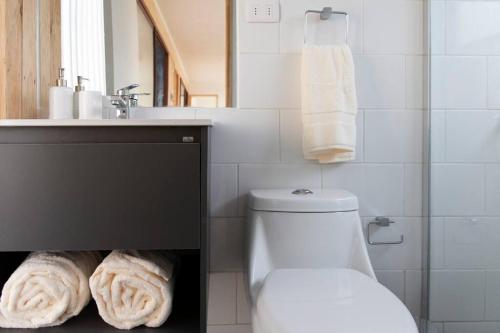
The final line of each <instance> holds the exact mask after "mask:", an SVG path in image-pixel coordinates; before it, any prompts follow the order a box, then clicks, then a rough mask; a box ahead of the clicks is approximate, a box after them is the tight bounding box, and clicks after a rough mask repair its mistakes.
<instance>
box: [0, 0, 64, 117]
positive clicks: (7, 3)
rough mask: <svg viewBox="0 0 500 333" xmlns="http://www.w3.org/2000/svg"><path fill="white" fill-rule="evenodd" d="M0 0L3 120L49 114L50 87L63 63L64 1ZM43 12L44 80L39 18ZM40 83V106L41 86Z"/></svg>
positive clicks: (41, 26) (41, 28) (0, 107)
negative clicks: (38, 86)
mask: <svg viewBox="0 0 500 333" xmlns="http://www.w3.org/2000/svg"><path fill="white" fill-rule="evenodd" d="M36 3H37V1H36V0H0V119H5V118H7V119H20V118H27V119H31V118H40V117H45V116H46V115H47V113H48V112H47V109H48V89H49V87H50V86H52V85H54V83H55V80H56V78H57V68H58V67H59V66H60V65H61V20H60V16H61V14H60V13H61V10H60V8H61V7H60V0H39V10H40V11H39V13H37V5H36ZM37 15H40V17H39V18H40V43H39V44H40V74H41V78H40V79H39V81H40V82H37V59H36V54H37V51H36V49H37V46H38V45H37V40H36V28H37V27H36V22H37V20H36V17H37ZM38 84H40V106H41V108H40V109H37V85H38Z"/></svg>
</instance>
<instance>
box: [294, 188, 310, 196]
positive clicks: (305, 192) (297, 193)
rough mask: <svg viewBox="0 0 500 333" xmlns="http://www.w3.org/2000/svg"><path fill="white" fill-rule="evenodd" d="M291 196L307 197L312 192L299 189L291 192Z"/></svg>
mask: <svg viewBox="0 0 500 333" xmlns="http://www.w3.org/2000/svg"><path fill="white" fill-rule="evenodd" d="M292 194H295V195H309V194H313V191H311V190H308V189H306V188H301V189H298V190H295V191H293V192H292Z"/></svg>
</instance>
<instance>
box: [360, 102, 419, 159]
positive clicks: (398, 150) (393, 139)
mask: <svg viewBox="0 0 500 333" xmlns="http://www.w3.org/2000/svg"><path fill="white" fill-rule="evenodd" d="M422 120H423V112H422V111H420V110H417V111H401V110H397V111H374V110H372V111H370V112H366V113H365V123H366V125H365V162H414V163H416V162H421V161H422V134H423V130H422Z"/></svg>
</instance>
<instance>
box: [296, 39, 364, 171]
mask: <svg viewBox="0 0 500 333" xmlns="http://www.w3.org/2000/svg"><path fill="white" fill-rule="evenodd" d="M357 109H358V106H357V98H356V85H355V77H354V62H353V58H352V53H351V49H350V48H349V46H348V45H305V46H304V48H303V53H302V124H303V139H302V143H303V153H304V157H305V158H306V159H309V160H317V161H319V163H335V162H344V161H349V160H353V159H354V158H355V148H356V114H357Z"/></svg>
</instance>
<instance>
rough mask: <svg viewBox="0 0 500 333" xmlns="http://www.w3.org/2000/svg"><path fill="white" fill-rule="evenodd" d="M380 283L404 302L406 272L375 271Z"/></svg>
mask: <svg viewBox="0 0 500 333" xmlns="http://www.w3.org/2000/svg"><path fill="white" fill-rule="evenodd" d="M375 275H376V276H377V280H378V282H380V283H382V284H383V285H384V286H386V287H387V289H389V290H390V291H392V293H393V294H394V295H396V296H398V298H399V299H400V300H401V301H403V302H404V299H405V272H404V271H375Z"/></svg>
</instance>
